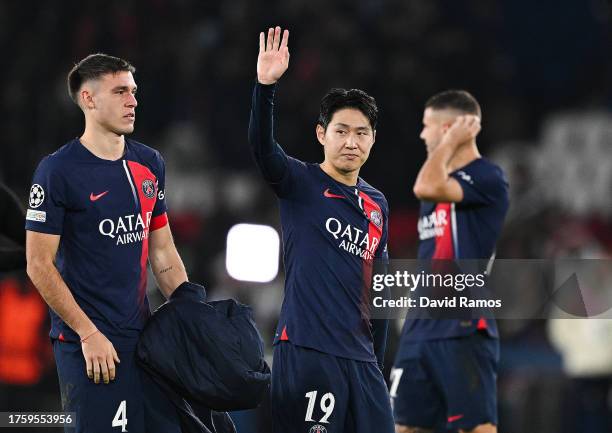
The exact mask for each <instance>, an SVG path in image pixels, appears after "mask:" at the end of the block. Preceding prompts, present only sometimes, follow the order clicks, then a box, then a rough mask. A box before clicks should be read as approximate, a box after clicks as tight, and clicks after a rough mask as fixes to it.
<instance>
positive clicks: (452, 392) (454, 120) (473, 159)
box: [391, 90, 508, 433]
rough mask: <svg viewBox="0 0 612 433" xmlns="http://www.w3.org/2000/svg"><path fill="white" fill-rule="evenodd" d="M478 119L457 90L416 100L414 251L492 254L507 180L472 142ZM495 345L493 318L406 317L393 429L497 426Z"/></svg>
mask: <svg viewBox="0 0 612 433" xmlns="http://www.w3.org/2000/svg"><path fill="white" fill-rule="evenodd" d="M480 120H481V110H480V106H479V104H478V102H477V101H476V99H475V98H474V97H473V96H472V95H470V94H469V93H468V92H465V91H460V90H450V91H446V92H442V93H439V94H437V95H435V96H433V97H432V98H431V99H429V101H427V103H426V104H425V113H424V116H423V131H422V132H421V139H422V140H423V141H425V145H426V147H427V153H428V156H427V160H426V161H425V163H424V164H423V167H422V168H421V170H420V172H419V174H418V177H417V180H416V183H415V185H414V193H415V195H416V196H417V197H418V198H419V199H421V217H420V220H419V224H418V230H419V237H420V245H419V252H418V257H419V259H441V260H449V259H486V258H489V257H492V256H493V253H494V250H495V243H496V242H497V238H498V237H499V233H500V231H501V228H502V224H503V221H504V217H505V215H506V211H507V209H508V185H507V183H506V180H505V178H504V174H503V172H502V170H501V169H500V168H499V167H498V166H497V165H495V164H493V163H492V162H490V161H488V160H487V159H485V158H483V157H481V156H480V153H479V151H478V148H477V147H476V135H477V134H478V132H479V131H480ZM498 354H499V342H498V334H497V327H496V324H495V321H494V320H487V319H484V318H482V319H474V320H460V319H409V318H407V319H406V322H405V324H404V329H403V331H402V337H401V343H400V348H399V349H398V353H397V356H396V360H395V365H394V369H393V371H392V374H391V397H392V399H393V410H394V415H395V422H396V432H398V433H415V432H428V431H434V430H438V429H441V430H444V429H450V430H453V431H457V430H459V431H461V432H473V433H493V432H496V431H497V427H496V425H497V407H496V406H497V401H496V376H497V362H498V356H499V355H498Z"/></svg>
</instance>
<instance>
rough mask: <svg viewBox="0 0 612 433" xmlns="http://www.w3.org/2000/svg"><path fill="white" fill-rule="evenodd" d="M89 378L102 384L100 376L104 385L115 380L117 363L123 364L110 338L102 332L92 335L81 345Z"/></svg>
mask: <svg viewBox="0 0 612 433" xmlns="http://www.w3.org/2000/svg"><path fill="white" fill-rule="evenodd" d="M81 349H82V350H83V357H84V358H85V365H86V370H87V377H89V378H90V379H93V380H94V382H95V383H100V375H101V376H102V380H103V381H104V383H109V382H110V381H111V380H114V379H115V372H116V370H115V362H118V363H119V362H121V361H120V360H119V355H117V351H116V350H115V347H114V346H113V343H111V342H110V340H109V339H108V338H106V337H105V336H104V334H102V333H101V332H100V331H97V332H96V333H95V334H92V335H90V336H89V337H87V338H86V339H85V340H84V341H83V342H82V343H81Z"/></svg>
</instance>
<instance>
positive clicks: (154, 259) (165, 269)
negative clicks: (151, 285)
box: [149, 242, 188, 298]
mask: <svg viewBox="0 0 612 433" xmlns="http://www.w3.org/2000/svg"><path fill="white" fill-rule="evenodd" d="M149 261H150V263H151V270H152V271H153V275H154V276H155V280H156V281H157V285H158V286H159V289H160V290H161V292H162V293H163V294H164V296H165V297H166V298H169V297H170V296H171V295H172V292H174V290H175V289H176V288H177V287H178V286H179V285H181V284H182V283H184V282H185V281H187V280H188V277H187V271H186V270H185V265H184V264H183V261H182V260H181V257H180V256H179V253H178V251H177V250H176V247H175V246H174V243H173V242H172V243H170V244H168V245H165V246H164V247H162V248H159V249H156V250H155V251H152V253H151V254H149Z"/></svg>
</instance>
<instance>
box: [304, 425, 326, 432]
mask: <svg viewBox="0 0 612 433" xmlns="http://www.w3.org/2000/svg"><path fill="white" fill-rule="evenodd" d="M308 433H327V429H326V428H325V426H322V425H321V424H316V425H313V426H312V427H310V430H308Z"/></svg>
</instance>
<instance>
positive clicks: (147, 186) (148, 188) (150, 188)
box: [142, 179, 155, 198]
mask: <svg viewBox="0 0 612 433" xmlns="http://www.w3.org/2000/svg"><path fill="white" fill-rule="evenodd" d="M142 192H143V193H144V195H145V197H146V198H153V197H155V184H154V183H153V181H152V180H151V179H145V180H143V181H142Z"/></svg>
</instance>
